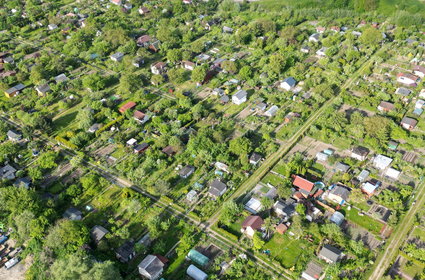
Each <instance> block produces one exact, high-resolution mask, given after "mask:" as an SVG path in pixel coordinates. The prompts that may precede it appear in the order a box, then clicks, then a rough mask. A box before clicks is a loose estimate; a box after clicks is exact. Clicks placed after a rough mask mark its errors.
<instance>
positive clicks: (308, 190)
mask: <svg viewBox="0 0 425 280" xmlns="http://www.w3.org/2000/svg"><path fill="white" fill-rule="evenodd" d="M292 184H293V185H294V186H295V187H297V188H298V189H299V191H300V192H301V193H302V194H303V195H304V196H305V197H308V196H310V195H312V194H314V191H315V188H314V183H312V182H310V181H309V180H307V179H304V178H303V177H300V176H298V175H296V176H295V177H294V181H293V182H292Z"/></svg>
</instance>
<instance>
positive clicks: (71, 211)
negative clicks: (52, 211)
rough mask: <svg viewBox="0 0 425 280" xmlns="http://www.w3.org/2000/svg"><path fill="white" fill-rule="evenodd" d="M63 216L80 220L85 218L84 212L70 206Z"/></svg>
mask: <svg viewBox="0 0 425 280" xmlns="http://www.w3.org/2000/svg"><path fill="white" fill-rule="evenodd" d="M63 217H64V218H65V219H69V220H72V221H80V220H82V219H83V213H82V212H81V211H80V210H78V209H77V208H75V207H70V208H68V209H67V210H66V211H65V213H64V214H63Z"/></svg>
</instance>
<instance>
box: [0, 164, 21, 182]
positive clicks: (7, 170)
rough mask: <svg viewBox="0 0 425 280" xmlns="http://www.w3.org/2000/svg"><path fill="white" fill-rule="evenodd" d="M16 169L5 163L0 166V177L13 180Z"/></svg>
mask: <svg viewBox="0 0 425 280" xmlns="http://www.w3.org/2000/svg"><path fill="white" fill-rule="evenodd" d="M16 171H17V170H16V169H15V168H14V167H13V166H11V165H10V164H6V165H5V166H3V167H1V168H0V178H1V179H4V180H13V179H15V178H16V177H15V173H16Z"/></svg>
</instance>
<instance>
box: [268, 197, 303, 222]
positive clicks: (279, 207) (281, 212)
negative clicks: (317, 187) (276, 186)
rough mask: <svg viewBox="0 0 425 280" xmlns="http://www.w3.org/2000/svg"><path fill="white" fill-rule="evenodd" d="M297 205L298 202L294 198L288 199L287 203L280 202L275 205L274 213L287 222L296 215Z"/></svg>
mask: <svg viewBox="0 0 425 280" xmlns="http://www.w3.org/2000/svg"><path fill="white" fill-rule="evenodd" d="M296 205H297V201H296V200H295V199H293V198H288V199H286V200H285V201H280V200H278V201H276V202H275V204H274V205H273V211H274V212H275V213H276V215H277V216H279V217H282V218H284V219H285V220H287V219H289V218H291V217H292V216H293V215H294V214H295V206H296Z"/></svg>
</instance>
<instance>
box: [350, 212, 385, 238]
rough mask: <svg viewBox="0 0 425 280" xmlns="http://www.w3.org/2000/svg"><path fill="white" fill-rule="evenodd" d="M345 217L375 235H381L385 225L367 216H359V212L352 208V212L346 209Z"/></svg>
mask: <svg viewBox="0 0 425 280" xmlns="http://www.w3.org/2000/svg"><path fill="white" fill-rule="evenodd" d="M342 212H343V214H344V215H345V218H346V219H347V220H349V221H351V222H353V223H355V224H357V225H359V226H361V227H363V228H365V229H366V230H368V231H369V232H371V233H373V234H379V232H380V231H381V229H382V226H383V224H382V223H381V222H379V221H377V220H375V219H373V218H371V217H369V216H367V215H363V216H360V215H359V214H358V210H357V209H355V208H351V209H350V210H347V208H344V210H343V211H342Z"/></svg>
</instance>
